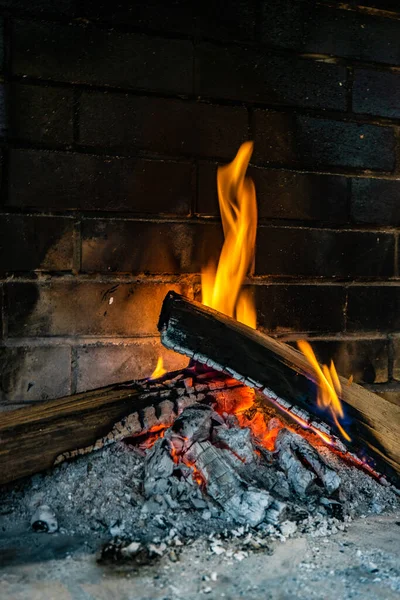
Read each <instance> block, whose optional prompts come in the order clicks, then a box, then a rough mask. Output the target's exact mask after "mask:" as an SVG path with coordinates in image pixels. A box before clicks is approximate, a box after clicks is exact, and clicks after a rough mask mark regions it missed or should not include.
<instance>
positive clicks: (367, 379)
mask: <svg viewBox="0 0 400 600" xmlns="http://www.w3.org/2000/svg"><path fill="white" fill-rule="evenodd" d="M312 347H313V350H314V351H315V354H316V356H317V358H318V360H319V362H320V363H324V364H327V365H329V364H330V361H331V360H333V362H334V363H335V367H336V370H337V372H338V373H339V374H340V375H342V376H343V377H346V378H349V377H350V376H352V377H353V380H354V381H355V382H356V383H385V382H386V381H387V380H388V341H387V340H384V339H372V340H340V341H331V340H329V341H326V340H318V341H313V342H312Z"/></svg>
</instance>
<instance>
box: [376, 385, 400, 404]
mask: <svg viewBox="0 0 400 600" xmlns="http://www.w3.org/2000/svg"><path fill="white" fill-rule="evenodd" d="M373 392H374V394H377V395H378V396H380V397H381V398H384V400H387V401H388V402H391V403H392V404H397V405H398V406H400V390H392V391H390V390H385V391H380V390H379V389H374V390H373Z"/></svg>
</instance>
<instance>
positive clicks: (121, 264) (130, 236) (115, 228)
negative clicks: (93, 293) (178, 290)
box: [82, 219, 222, 274]
mask: <svg viewBox="0 0 400 600" xmlns="http://www.w3.org/2000/svg"><path fill="white" fill-rule="evenodd" d="M82 236H83V237H82V269H83V270H84V271H86V272H110V271H112V272H114V271H120V272H127V273H132V272H133V273H143V272H144V273H155V274H159V273H196V272H200V269H201V267H202V266H203V265H205V264H207V263H208V261H209V260H210V259H212V258H214V257H216V256H218V255H219V252H220V250H221V246H222V230H221V226H220V225H219V224H212V223H210V224H200V223H172V222H165V223H145V222H135V221H120V220H118V221H117V220H115V221H106V220H97V219H96V220H93V221H92V220H91V221H84V222H83V228H82Z"/></svg>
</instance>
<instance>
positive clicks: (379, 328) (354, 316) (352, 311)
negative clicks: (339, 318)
mask: <svg viewBox="0 0 400 600" xmlns="http://www.w3.org/2000/svg"><path fill="white" fill-rule="evenodd" d="M399 328H400V286H399V285H397V284H392V285H380V286H378V285H375V286H373V285H370V286H359V285H357V286H351V287H350V288H349V291H348V306H347V329H348V331H371V332H372V331H374V332H375V331H376V332H384V331H387V332H392V331H393V332H395V331H398V330H399Z"/></svg>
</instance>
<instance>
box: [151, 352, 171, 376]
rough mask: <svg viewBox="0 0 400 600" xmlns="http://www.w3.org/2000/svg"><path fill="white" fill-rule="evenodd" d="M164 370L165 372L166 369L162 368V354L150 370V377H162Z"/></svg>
mask: <svg viewBox="0 0 400 600" xmlns="http://www.w3.org/2000/svg"><path fill="white" fill-rule="evenodd" d="M166 372H167V370H166V369H164V362H163V358H162V356H159V357H158V360H157V366H156V368H155V369H154V371H153V372H152V374H151V375H150V379H158V378H159V377H162V376H163V375H165V373H166Z"/></svg>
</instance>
